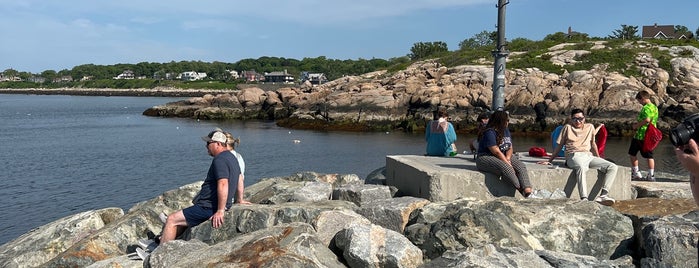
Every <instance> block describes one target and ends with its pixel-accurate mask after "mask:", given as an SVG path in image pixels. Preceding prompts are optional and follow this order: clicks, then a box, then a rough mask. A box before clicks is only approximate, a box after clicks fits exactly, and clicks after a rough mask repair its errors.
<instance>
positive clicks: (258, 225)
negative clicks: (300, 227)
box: [183, 200, 357, 244]
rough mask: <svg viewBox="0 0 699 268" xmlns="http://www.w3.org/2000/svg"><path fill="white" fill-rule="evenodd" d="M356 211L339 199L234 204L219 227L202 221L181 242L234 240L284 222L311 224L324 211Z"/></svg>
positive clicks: (354, 207)
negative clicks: (187, 240)
mask: <svg viewBox="0 0 699 268" xmlns="http://www.w3.org/2000/svg"><path fill="white" fill-rule="evenodd" d="M356 208H357V207H356V206H355V205H354V204H352V203H350V202H346V201H339V200H325V201H318V202H288V203H282V204H277V205H260V204H252V205H236V206H233V207H231V209H229V210H228V211H227V212H226V214H225V217H224V225H223V226H222V227H220V228H218V229H214V228H213V227H212V226H211V224H210V223H208V222H206V223H203V224H200V225H198V226H196V227H194V228H190V230H191V232H190V233H189V234H188V235H185V236H184V237H183V239H196V240H200V241H203V242H205V243H207V244H216V243H220V242H222V241H226V240H231V239H234V238H236V237H238V236H240V235H241V234H246V233H251V232H254V231H258V230H262V229H266V228H269V227H272V226H276V225H280V224H284V223H292V222H302V223H307V224H311V223H312V222H313V221H314V220H315V219H316V218H318V216H319V215H320V214H321V213H322V212H324V211H332V210H355V209H356ZM236 239H237V238H236Z"/></svg>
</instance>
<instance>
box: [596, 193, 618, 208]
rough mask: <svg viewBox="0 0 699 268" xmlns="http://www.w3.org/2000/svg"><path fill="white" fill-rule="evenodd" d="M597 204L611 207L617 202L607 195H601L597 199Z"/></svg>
mask: <svg viewBox="0 0 699 268" xmlns="http://www.w3.org/2000/svg"><path fill="white" fill-rule="evenodd" d="M595 202H597V203H600V204H602V205H605V206H611V205H614V202H616V201H615V200H614V198H611V197H609V196H607V195H600V196H598V197H597V198H595Z"/></svg>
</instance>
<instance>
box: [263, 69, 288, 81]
mask: <svg viewBox="0 0 699 268" xmlns="http://www.w3.org/2000/svg"><path fill="white" fill-rule="evenodd" d="M265 82H272V83H284V84H292V83H294V76H293V75H290V74H289V73H288V72H287V71H286V70H284V71H283V72H270V73H265Z"/></svg>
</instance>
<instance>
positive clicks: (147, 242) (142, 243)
mask: <svg viewBox="0 0 699 268" xmlns="http://www.w3.org/2000/svg"><path fill="white" fill-rule="evenodd" d="M138 246H139V247H141V248H142V249H143V251H145V252H153V250H155V248H157V247H158V243H156V242H155V241H153V240H152V239H141V240H138Z"/></svg>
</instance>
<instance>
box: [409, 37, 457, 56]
mask: <svg viewBox="0 0 699 268" xmlns="http://www.w3.org/2000/svg"><path fill="white" fill-rule="evenodd" d="M446 52H449V48H448V47H447V43H445V42H442V41H436V42H418V43H415V44H413V47H412V48H410V54H408V57H410V59H411V60H419V59H424V58H427V57H430V56H438V55H440V54H443V53H446Z"/></svg>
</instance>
